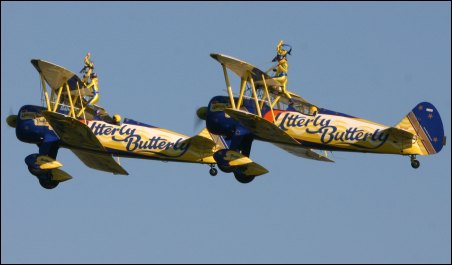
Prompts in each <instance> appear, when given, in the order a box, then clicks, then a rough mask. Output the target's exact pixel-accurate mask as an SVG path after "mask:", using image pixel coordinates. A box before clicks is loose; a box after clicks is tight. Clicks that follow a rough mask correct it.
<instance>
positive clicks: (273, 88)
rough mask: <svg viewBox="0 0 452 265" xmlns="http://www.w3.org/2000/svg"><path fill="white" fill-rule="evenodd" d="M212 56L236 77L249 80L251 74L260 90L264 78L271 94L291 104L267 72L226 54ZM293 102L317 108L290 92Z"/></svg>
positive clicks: (277, 83)
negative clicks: (248, 76)
mask: <svg viewBox="0 0 452 265" xmlns="http://www.w3.org/2000/svg"><path fill="white" fill-rule="evenodd" d="M210 56H211V57H212V58H214V59H215V60H217V61H218V62H219V63H221V64H222V65H224V66H225V67H226V68H228V69H230V70H231V71H232V72H234V73H235V74H236V75H238V76H239V77H240V78H244V79H246V78H247V74H248V73H251V77H252V78H253V80H254V83H255V84H256V86H257V88H256V89H259V88H261V87H262V86H263V85H264V82H263V79H262V77H263V78H264V79H265V83H266V84H267V86H268V89H269V93H271V94H274V95H280V96H281V99H280V100H281V102H283V103H285V104H289V99H288V98H287V97H286V96H285V95H284V93H282V91H280V90H279V87H280V86H281V84H280V83H279V82H278V81H276V80H274V79H273V78H272V77H270V76H269V75H267V74H266V73H265V72H263V71H262V70H260V69H259V68H257V67H255V66H254V65H251V64H249V63H247V62H244V61H242V60H239V59H237V58H234V57H232V56H228V55H224V54H218V53H211V54H210ZM289 93H290V95H291V97H292V101H293V103H294V104H295V105H299V106H302V105H304V106H307V107H308V108H309V107H311V106H315V105H314V104H312V103H310V102H308V101H307V100H306V99H304V98H302V97H301V96H299V95H297V94H295V93H293V92H289Z"/></svg>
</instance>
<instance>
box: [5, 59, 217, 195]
mask: <svg viewBox="0 0 452 265" xmlns="http://www.w3.org/2000/svg"><path fill="white" fill-rule="evenodd" d="M31 63H32V64H33V66H34V67H35V68H36V70H37V71H38V72H39V75H40V78H41V85H42V94H43V96H44V98H43V102H42V105H43V106H35V105H25V106H22V107H21V108H20V110H19V112H18V114H17V115H10V116H9V117H8V118H7V123H8V125H10V126H11V127H14V128H16V135H17V138H18V139H19V140H20V141H23V142H26V143H31V144H37V145H38V147H39V153H35V154H31V155H29V156H27V157H26V158H25V163H26V164H27V166H28V169H29V171H30V172H31V173H32V174H33V175H35V176H36V177H37V178H38V180H39V183H40V184H41V186H42V187H44V188H46V189H52V188H55V187H56V186H57V185H58V184H59V183H60V182H63V181H66V180H69V179H71V178H72V177H71V176H70V175H69V174H68V173H66V172H64V171H63V170H61V169H60V168H61V167H62V163H61V162H59V161H57V160H56V158H57V153H58V150H59V149H60V147H65V148H68V149H70V150H71V151H72V152H74V154H75V155H76V156H77V157H78V158H79V159H80V160H81V161H82V162H83V163H84V164H85V165H86V166H88V167H90V168H93V169H97V170H101V171H106V172H111V173H114V174H120V175H128V173H127V171H126V170H125V169H124V168H123V167H122V166H121V165H120V164H119V163H118V162H119V160H118V162H117V161H115V159H114V157H129V158H144V159H153V160H163V161H175V162H191V163H201V164H207V165H209V166H210V171H209V172H210V174H211V175H216V174H217V170H216V168H215V167H214V166H215V163H216V162H215V160H214V158H213V154H214V153H215V152H216V151H218V150H221V149H224V148H225V146H224V145H223V142H222V139H221V137H219V136H216V135H213V134H210V133H209V132H208V131H207V130H206V129H203V130H202V131H201V132H200V133H199V134H198V135H196V136H193V137H188V136H185V135H183V134H179V133H176V132H173V131H170V130H166V129H163V128H159V127H155V126H152V125H148V124H145V123H141V122H138V121H134V120H132V119H124V121H123V122H122V123H121V122H120V121H115V120H114V119H113V117H111V116H110V115H109V114H108V113H107V112H106V111H105V109H103V108H102V107H100V106H97V105H89V104H88V103H89V101H88V99H87V98H89V97H90V96H92V93H93V92H92V91H91V90H90V89H88V88H87V84H85V83H84V82H83V81H82V80H81V79H80V78H79V77H78V76H77V75H76V74H74V73H73V72H72V71H69V70H67V69H65V68H63V67H61V66H58V65H56V64H53V63H50V62H46V61H43V60H32V61H31Z"/></svg>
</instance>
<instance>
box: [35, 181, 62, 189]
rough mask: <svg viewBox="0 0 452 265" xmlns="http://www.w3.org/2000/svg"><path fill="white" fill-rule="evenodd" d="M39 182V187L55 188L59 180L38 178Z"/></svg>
mask: <svg viewBox="0 0 452 265" xmlns="http://www.w3.org/2000/svg"><path fill="white" fill-rule="evenodd" d="M39 184H41V187H43V188H44V189H48V190H51V189H54V188H56V186H58V184H59V182H58V181H55V180H43V179H39Z"/></svg>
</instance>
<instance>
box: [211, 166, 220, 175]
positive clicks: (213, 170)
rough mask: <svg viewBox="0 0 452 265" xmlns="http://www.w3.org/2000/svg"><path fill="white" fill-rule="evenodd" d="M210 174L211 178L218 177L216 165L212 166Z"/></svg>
mask: <svg viewBox="0 0 452 265" xmlns="http://www.w3.org/2000/svg"><path fill="white" fill-rule="evenodd" d="M209 173H210V175H211V176H216V175H217V174H218V170H217V169H216V168H214V165H210V170H209Z"/></svg>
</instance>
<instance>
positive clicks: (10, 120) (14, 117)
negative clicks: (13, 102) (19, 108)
mask: <svg viewBox="0 0 452 265" xmlns="http://www.w3.org/2000/svg"><path fill="white" fill-rule="evenodd" d="M6 123H8V125H9V126H10V127H12V128H16V125H17V115H9V116H8V117H7V118H6Z"/></svg>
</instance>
